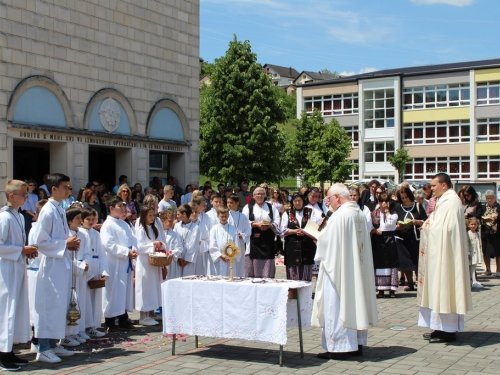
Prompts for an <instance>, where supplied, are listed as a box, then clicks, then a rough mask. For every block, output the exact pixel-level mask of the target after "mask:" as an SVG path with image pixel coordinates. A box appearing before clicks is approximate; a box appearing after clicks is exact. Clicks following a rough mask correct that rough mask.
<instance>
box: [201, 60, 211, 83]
mask: <svg viewBox="0 0 500 375" xmlns="http://www.w3.org/2000/svg"><path fill="white" fill-rule="evenodd" d="M213 68H214V64H211V63H209V62H207V61H205V60H203V59H202V58H201V57H200V79H202V78H203V77H205V76H209V77H210V76H211V75H212V71H213Z"/></svg>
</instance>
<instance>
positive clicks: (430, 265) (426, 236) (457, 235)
mask: <svg viewBox="0 0 500 375" xmlns="http://www.w3.org/2000/svg"><path fill="white" fill-rule="evenodd" d="M431 189H432V191H433V193H434V196H435V197H436V198H437V204H436V208H435V209H434V211H433V212H432V214H431V216H430V217H429V218H428V219H427V221H426V222H425V223H424V225H423V226H422V232H421V239H420V258H419V269H418V272H419V276H418V298H417V304H418V305H419V306H420V310H419V317H418V325H419V326H421V327H429V328H431V329H433V330H434V331H433V332H432V333H425V334H424V335H423V336H424V338H425V339H426V340H430V342H431V343H441V342H449V341H455V340H456V336H455V332H459V331H463V329H464V317H465V314H466V313H467V312H468V311H471V310H472V298H471V289H470V281H469V280H470V275H469V260H468V244H467V229H466V227H465V215H464V212H463V207H462V203H461V201H460V198H459V197H458V196H457V194H456V193H455V192H454V191H453V190H452V189H451V180H450V177H449V176H448V175H447V174H445V173H438V174H437V175H435V176H434V178H433V179H432V182H431Z"/></svg>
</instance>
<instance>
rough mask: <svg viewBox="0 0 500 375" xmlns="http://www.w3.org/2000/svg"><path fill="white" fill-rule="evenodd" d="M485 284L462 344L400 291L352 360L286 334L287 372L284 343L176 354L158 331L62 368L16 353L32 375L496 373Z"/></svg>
mask: <svg viewBox="0 0 500 375" xmlns="http://www.w3.org/2000/svg"><path fill="white" fill-rule="evenodd" d="M278 269H279V271H278V277H283V275H284V270H283V268H282V267H278ZM479 271H480V272H481V270H479ZM480 282H482V283H483V285H484V286H485V289H484V290H481V291H474V292H473V303H474V310H473V311H472V312H471V313H470V314H468V315H467V316H466V322H465V329H466V330H465V332H462V333H459V334H458V340H457V342H454V343H449V344H429V342H428V341H426V340H423V339H422V333H423V332H426V330H424V329H423V328H421V327H418V326H417V325H416V321H417V311H418V310H417V307H416V305H415V296H416V293H415V292H404V291H402V290H401V291H399V292H398V293H397V297H398V298H396V299H389V298H385V299H378V300H377V303H378V310H379V324H378V325H377V326H376V327H373V328H372V329H371V330H370V331H369V337H368V346H367V347H365V348H364V355H363V357H353V359H350V360H347V361H333V360H330V361H324V360H320V359H318V358H316V354H317V353H320V352H323V351H324V350H323V348H322V347H321V331H320V329H318V328H311V329H307V330H305V331H304V350H305V354H304V358H300V353H299V344H298V330H297V329H296V328H295V329H290V330H289V331H288V335H289V336H288V344H287V345H286V346H285V353H284V366H283V367H280V366H279V365H278V352H279V346H278V345H266V344H262V343H257V342H246V341H240V340H229V339H213V338H205V337H200V338H199V347H198V348H195V347H194V337H191V336H178V337H177V342H176V355H175V356H172V355H171V348H172V346H171V345H172V337H171V336H169V335H163V334H162V333H160V332H159V331H160V329H161V328H157V327H158V326H157V327H156V328H150V327H147V328H142V327H140V328H139V330H138V331H136V332H124V333H120V334H118V335H110V336H109V338H107V340H99V341H95V342H91V343H87V344H84V345H82V346H81V347H78V349H77V350H76V354H75V355H74V356H73V357H69V358H68V357H66V359H64V358H63V361H62V362H61V363H59V364H44V363H37V362H34V359H35V354H31V353H29V350H28V349H27V347H20V348H18V349H16V351H19V352H20V353H21V356H23V357H25V358H26V359H28V360H30V364H29V365H28V366H25V367H24V368H23V370H22V372H23V373H29V374H109V375H111V374H151V375H152V374H170V373H171V374H173V373H177V374H207V375H209V374H214V375H215V374H217V375H221V374H259V375H266V374H289V373H294V374H298V375H299V374H307V375H309V374H334V373H342V374H479V373H481V374H498V373H500V308H499V307H498V305H499V303H500V294H497V293H500V278H496V277H491V278H481V279H480ZM131 318H133V319H134V318H135V319H137V318H138V314H137V313H134V314H132V315H131Z"/></svg>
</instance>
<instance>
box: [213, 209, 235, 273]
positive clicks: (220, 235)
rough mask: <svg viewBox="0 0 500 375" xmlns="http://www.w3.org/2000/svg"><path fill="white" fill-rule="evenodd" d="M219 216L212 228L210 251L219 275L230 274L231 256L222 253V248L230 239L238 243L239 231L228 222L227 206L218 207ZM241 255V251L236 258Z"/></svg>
mask: <svg viewBox="0 0 500 375" xmlns="http://www.w3.org/2000/svg"><path fill="white" fill-rule="evenodd" d="M217 218H218V219H219V223H218V224H216V225H214V226H213V227H212V229H211V230H210V247H209V251H210V255H211V257H212V259H213V261H214V264H215V269H216V272H217V275H220V276H229V267H230V264H229V258H228V257H227V256H226V255H224V254H223V253H221V250H222V249H223V248H224V247H225V246H226V245H227V244H228V243H229V241H232V242H233V243H234V244H236V241H237V240H238V231H237V229H236V227H235V226H234V225H231V224H229V223H228V220H229V210H228V209H227V208H226V207H224V206H219V207H217ZM241 256H242V255H241V252H240V253H239V254H238V256H237V258H236V259H239V258H240V257H241ZM233 267H234V266H233ZM233 272H234V269H233Z"/></svg>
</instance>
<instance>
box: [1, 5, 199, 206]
mask: <svg viewBox="0 0 500 375" xmlns="http://www.w3.org/2000/svg"><path fill="white" fill-rule="evenodd" d="M199 32H200V27H199V0H3V1H2V2H0V186H1V187H0V188H1V189H3V188H4V186H5V183H6V181H7V180H8V179H11V178H13V177H15V176H14V164H15V163H16V160H14V157H13V148H14V147H15V141H16V139H18V136H17V134H18V133H19V128H20V126H21V125H16V124H15V121H14V117H13V116H14V114H13V113H14V110H15V104H16V93H17V96H19V95H21V94H22V90H20V89H21V88H22V87H20V86H21V85H27V84H28V85H29V84H31V85H40V86H41V87H48V88H49V89H50V90H51V91H52V92H54V94H55V95H56V97H58V98H59V97H62V98H63V99H64V97H65V98H66V99H65V100H62V101H61V105H62V108H63V111H64V115H65V118H66V127H65V128H64V129H67V130H68V132H69V131H71V134H74V135H83V136H84V135H85V132H86V131H88V128H89V127H88V126H89V125H88V123H87V122H88V119H87V117H88V116H89V104H90V103H91V102H92V101H93V100H94V101H95V99H96V95H97V96H98V95H101V96H102V93H103V92H104V91H103V90H107V91H109V92H110V93H114V94H111V96H112V95H115V96H116V95H118V96H119V97H120V99H121V100H122V101H121V102H120V103H121V104H122V106H123V108H125V111H126V113H127V115H128V119H129V123H130V136H129V138H137V139H140V140H141V141H147V140H148V139H147V138H148V137H149V129H148V123H149V121H150V120H151V116H150V115H151V113H152V112H153V111H155V110H156V111H157V110H158V103H160V104H161V103H162V102H168V103H170V104H171V105H170V107H172V109H173V110H174V112H176V113H177V114H178V115H179V118H180V122H181V124H182V126H183V134H184V140H183V142H176V143H175V142H174V143H175V144H176V145H177V146H178V147H177V148H175V150H176V152H177V153H178V154H179V155H174V156H175V157H174V158H173V159H174V161H172V162H171V166H170V170H169V172H170V173H171V174H174V175H176V176H178V177H179V180H180V183H181V184H186V183H190V182H197V181H198V178H199V166H198V160H199V145H198V144H199V143H198V139H199V80H198V78H199V70H200V67H199ZM18 90H19V91H18ZM58 92H59V94H60V95H58ZM155 105H156V109H155ZM163 106H165V105H163ZM166 107H168V105H166ZM36 125H37V124H27V125H26V124H24V125H23V126H24V129H30V130H33V129H35V130H36V131H39V132H41V133H40V134H45V133H44V131H45V130H47V129H49V128H50V126H49V127H48V128H47V129H45V128H44V127H43V126H36ZM64 129H63V130H61V133H62V134H64V131H65V130H64ZM94 135H96V134H94ZM97 136H102V137H104V138H106V137H107V138H110V137H112V135H110V134H106V131H103V134H102V135H100V134H97ZM79 139H81V138H76V140H75V141H73V142H72V144H71V145H68V146H67V147H68V148H67V149H66V150H64V151H62V154H61V155H68V160H67V161H66V162H65V163H64V162H60V161H59V162H57V161H55V158H54V157H53V155H52V149H51V162H50V169H51V171H50V172H62V173H66V174H68V175H69V176H70V177H71V179H72V181H73V184H74V186H75V187H77V188H78V187H79V186H82V185H83V184H85V183H86V182H87V181H88V178H89V171H88V165H86V157H87V158H88V152H89V151H88V147H89V146H88V144H86V143H85V142H83V141H81V142H79V141H78V140H79ZM157 143H158V144H170V143H171V142H170V143H169V141H168V135H167V136H166V137H164V139H163V140H161V141H158V142H157ZM109 144H110V145H111V144H112V143H109ZM130 149H131V154H130V155H129V158H131V159H132V162H131V163H130V164H129V165H125V166H122V168H123V169H122V170H120V165H121V164H124V163H122V162H121V161H119V160H117V162H116V170H115V171H113V172H112V173H113V174H115V177H116V176H118V175H120V174H126V175H128V176H129V182H130V183H134V182H140V183H142V184H143V186H144V185H145V184H147V183H148V182H149V174H150V171H149V168H148V164H149V163H148V154H147V153H148V147H144V148H138V149H137V150H135V148H134V146H131V147H130ZM164 149H168V148H164ZM122 151H123V150H122ZM123 152H126V151H123ZM69 156H71V157H72V158H73V159H74V161H73V162H72V161H70V160H69V158H70V157H69ZM117 157H118V153H117ZM125 164H127V163H125ZM61 166H62V167H63V170H52V169H54V168H56V167H61ZM39 177H40V176H33V178H36V179H39ZM2 199H3V194H2Z"/></svg>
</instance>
